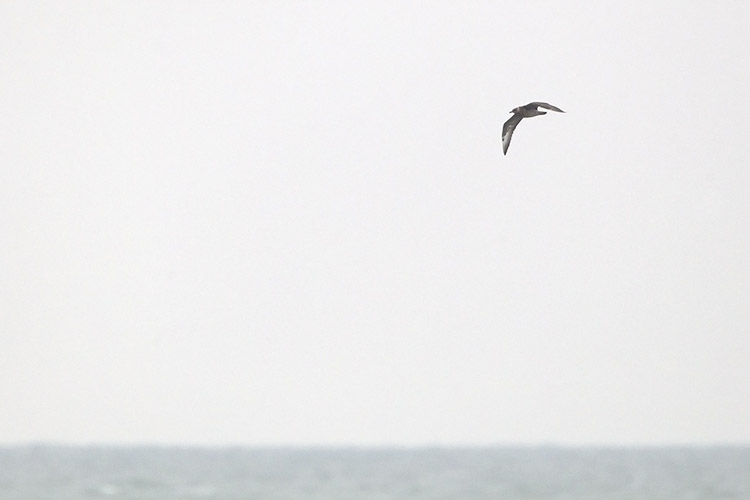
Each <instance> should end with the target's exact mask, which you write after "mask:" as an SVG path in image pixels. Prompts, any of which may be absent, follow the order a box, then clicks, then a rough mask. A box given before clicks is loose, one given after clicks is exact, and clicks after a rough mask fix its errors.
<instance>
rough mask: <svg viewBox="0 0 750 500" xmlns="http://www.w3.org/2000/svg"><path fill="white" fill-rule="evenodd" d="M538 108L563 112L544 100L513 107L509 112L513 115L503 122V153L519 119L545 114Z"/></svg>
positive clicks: (506, 149) (519, 121)
mask: <svg viewBox="0 0 750 500" xmlns="http://www.w3.org/2000/svg"><path fill="white" fill-rule="evenodd" d="M538 108H544V109H549V110H550V111H557V112H558V113H565V111H563V110H562V109H560V108H558V107H556V106H553V105H551V104H547V103H546V102H530V103H528V104H527V105H526V106H519V107H517V108H513V110H511V113H513V116H511V117H510V119H509V120H508V121H507V122H505V123H504V124H503V154H506V153H507V152H508V147H509V146H510V138H511V137H513V131H514V130H515V129H516V127H517V126H518V124H519V123H521V120H523V119H524V118H531V117H532V116H539V115H546V114H547V112H546V111H539V109H538Z"/></svg>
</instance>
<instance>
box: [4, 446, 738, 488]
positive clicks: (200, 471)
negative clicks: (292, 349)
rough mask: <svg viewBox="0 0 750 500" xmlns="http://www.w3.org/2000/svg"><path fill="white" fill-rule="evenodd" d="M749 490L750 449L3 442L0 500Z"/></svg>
mask: <svg viewBox="0 0 750 500" xmlns="http://www.w3.org/2000/svg"><path fill="white" fill-rule="evenodd" d="M91 498H106V499H154V500H156V499H159V500H176V499H222V500H234V499H246V500H255V499H258V500H276V499H279V500H281V499H283V500H292V499H294V500H299V499H320V500H338V499H341V500H365V499H368V500H375V499H377V500H396V499H399V500H400V499H413V500H427V499H466V500H469V499H471V500H505V499H513V500H529V499H545V500H546V499H555V500H568V499H571V500H572V499H576V500H587V499H591V500H593V499H596V500H631V499H633V500H635V499H638V500H657V499H659V500H691V499H730V498H731V499H743V500H750V447H736V448H729V447H727V448H724V447H717V448H644V449H632V448H624V449H619V448H612V449H605V448H556V447H549V448H546V447H545V448H477V449H472V448H466V449H463V448H462V449H451V448H434V449H431V448H423V449H367V448H353V449H347V448H330V449H329V448H311V449H294V448H288V449H287V448H279V449H253V448H215V449H214V448H170V447H167V448H161V447H137V448H124V447H122V448H117V447H115V448H107V447H53V446H22V447H6V448H0V499H3V500H46V499H50V500H67V499H71V500H73V499H75V500H78V499H91Z"/></svg>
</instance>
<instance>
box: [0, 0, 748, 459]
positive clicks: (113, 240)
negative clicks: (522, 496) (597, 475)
mask: <svg viewBox="0 0 750 500" xmlns="http://www.w3.org/2000/svg"><path fill="white" fill-rule="evenodd" d="M749 27H750V3H748V2H739V1H737V2H733V1H724V2H708V1H706V2H697V1H688V2H685V1H677V0H675V1H661V2H659V1H656V2H655V1H652V0H649V1H634V2H620V3H612V2H598V3H597V2H571V1H567V2H562V1H561V2H541V1H535V2H525V1H515V2H491V1H476V2H454V1H445V2H437V1H436V2H400V1H397V2H396V1H394V2H380V1H372V2H351V1H340V2H339V1H320V2H301V1H299V2H298V1H282V2H271V1H269V2H244V1H237V2H218V1H217V2H209V1H174V2H159V1H157V2H145V1H143V2H138V1H136V2H99V1H91V2H81V1H77V2H76V1H71V2H25V1H5V2H2V3H0V68H2V77H0V117H1V120H0V283H2V286H0V405H1V406H2V410H0V443H24V442H30V441H34V442H38V441H55V442H72V443H163V444H170V443H172V444H174V443H183V444H250V445H265V444H295V445H309V444H334V445H341V444H356V445H389V444H397V445H422V444H441V445H452V444H496V443H500V444H502V443H529V444H539V443H559V444H575V445H578V444H670V443H698V444H701V443H717V442H718V443H748V442H750V392H749V390H750V389H749V388H750V266H749V265H748V255H750V231H749V229H750V147H748V143H749V141H750V57H749V56H748V47H750V30H749ZM530 101H546V102H550V103H552V104H554V105H556V106H559V107H560V108H562V109H564V110H565V111H566V114H558V113H549V114H548V115H546V116H543V117H538V118H533V119H527V120H524V121H523V122H522V123H521V124H520V125H519V127H518V128H517V129H516V133H515V136H514V138H513V143H512V144H511V147H510V150H509V151H508V155H507V156H503V154H502V145H501V140H500V133H501V129H502V125H503V122H504V121H505V120H507V119H508V118H509V117H510V116H511V115H510V114H509V111H510V110H511V109H512V108H514V107H515V106H518V105H523V104H526V103H528V102H530Z"/></svg>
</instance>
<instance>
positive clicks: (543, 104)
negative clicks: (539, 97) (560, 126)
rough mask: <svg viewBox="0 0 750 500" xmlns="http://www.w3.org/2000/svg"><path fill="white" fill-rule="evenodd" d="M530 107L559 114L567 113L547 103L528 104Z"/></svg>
mask: <svg viewBox="0 0 750 500" xmlns="http://www.w3.org/2000/svg"><path fill="white" fill-rule="evenodd" d="M528 106H534V107H539V108H544V109H549V110H551V111H557V112H558V113H565V111H563V110H562V109H560V108H558V107H557V106H553V105H552V104H547V103H546V102H532V103H531V104H528Z"/></svg>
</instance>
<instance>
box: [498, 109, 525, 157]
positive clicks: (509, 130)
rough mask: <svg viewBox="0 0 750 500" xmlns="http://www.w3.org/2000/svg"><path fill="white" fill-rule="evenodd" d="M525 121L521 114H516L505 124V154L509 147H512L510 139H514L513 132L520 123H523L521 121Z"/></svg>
mask: <svg viewBox="0 0 750 500" xmlns="http://www.w3.org/2000/svg"><path fill="white" fill-rule="evenodd" d="M522 119H523V116H521V115H520V114H514V115H513V116H511V117H510V118H509V119H508V121H507V122H505V123H504V124H503V154H506V153H507V152H508V147H509V146H510V138H511V137H513V131H514V130H515V129H516V127H517V126H518V124H519V123H521V120H522Z"/></svg>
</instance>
